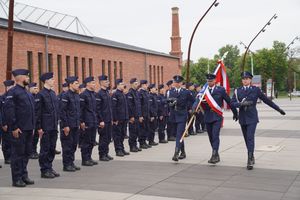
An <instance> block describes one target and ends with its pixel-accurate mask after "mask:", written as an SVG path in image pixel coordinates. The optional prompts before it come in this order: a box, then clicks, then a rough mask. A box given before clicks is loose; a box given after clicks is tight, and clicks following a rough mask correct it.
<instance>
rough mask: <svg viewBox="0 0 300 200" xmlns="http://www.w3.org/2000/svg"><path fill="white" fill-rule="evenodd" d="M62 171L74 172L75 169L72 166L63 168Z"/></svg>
mask: <svg viewBox="0 0 300 200" xmlns="http://www.w3.org/2000/svg"><path fill="white" fill-rule="evenodd" d="M63 170H64V171H65V172H75V171H76V169H75V168H74V167H73V166H71V165H69V166H66V167H64V169H63Z"/></svg>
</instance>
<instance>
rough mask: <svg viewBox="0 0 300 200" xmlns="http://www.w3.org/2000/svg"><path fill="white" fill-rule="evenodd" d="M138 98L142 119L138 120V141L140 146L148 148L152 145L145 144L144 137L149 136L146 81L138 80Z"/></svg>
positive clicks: (148, 107) (148, 106)
mask: <svg viewBox="0 0 300 200" xmlns="http://www.w3.org/2000/svg"><path fill="white" fill-rule="evenodd" d="M139 98H140V103H141V113H142V115H141V116H142V117H143V120H142V122H140V135H139V143H140V148H142V149H148V148H151V147H152V146H151V145H149V144H147V142H146V139H147V137H148V136H149V121H150V119H149V118H150V105H149V92H148V81H147V80H140V90H139Z"/></svg>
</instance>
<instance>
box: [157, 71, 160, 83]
mask: <svg viewBox="0 0 300 200" xmlns="http://www.w3.org/2000/svg"><path fill="white" fill-rule="evenodd" d="M157 84H158V85H159V84H160V73H159V66H157Z"/></svg>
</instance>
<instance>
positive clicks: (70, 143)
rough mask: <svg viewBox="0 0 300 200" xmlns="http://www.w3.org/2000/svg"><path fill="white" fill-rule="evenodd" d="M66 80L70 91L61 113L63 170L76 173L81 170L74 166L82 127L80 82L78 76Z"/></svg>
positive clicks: (65, 97) (63, 96) (65, 98)
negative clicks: (80, 127)
mask: <svg viewBox="0 0 300 200" xmlns="http://www.w3.org/2000/svg"><path fill="white" fill-rule="evenodd" d="M65 80H66V82H67V83H68V86H69V90H68V91H67V92H66V93H64V94H63V95H62V97H61V113H60V119H61V128H62V132H61V134H60V140H61V145H62V152H63V155H62V157H63V166H64V167H63V170H64V171H67V172H75V171H76V170H80V167H78V166H76V165H75V164H74V161H75V152H76V149H77V145H78V138H79V126H80V97H79V94H78V92H79V82H78V77H77V76H70V77H67V78H66V79H65Z"/></svg>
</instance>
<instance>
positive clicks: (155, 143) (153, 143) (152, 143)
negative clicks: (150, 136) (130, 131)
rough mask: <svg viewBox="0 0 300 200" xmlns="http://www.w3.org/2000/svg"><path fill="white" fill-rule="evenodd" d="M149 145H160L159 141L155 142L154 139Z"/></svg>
mask: <svg viewBox="0 0 300 200" xmlns="http://www.w3.org/2000/svg"><path fill="white" fill-rule="evenodd" d="M149 145H150V146H157V145H158V143H157V142H154V141H152V142H149Z"/></svg>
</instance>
